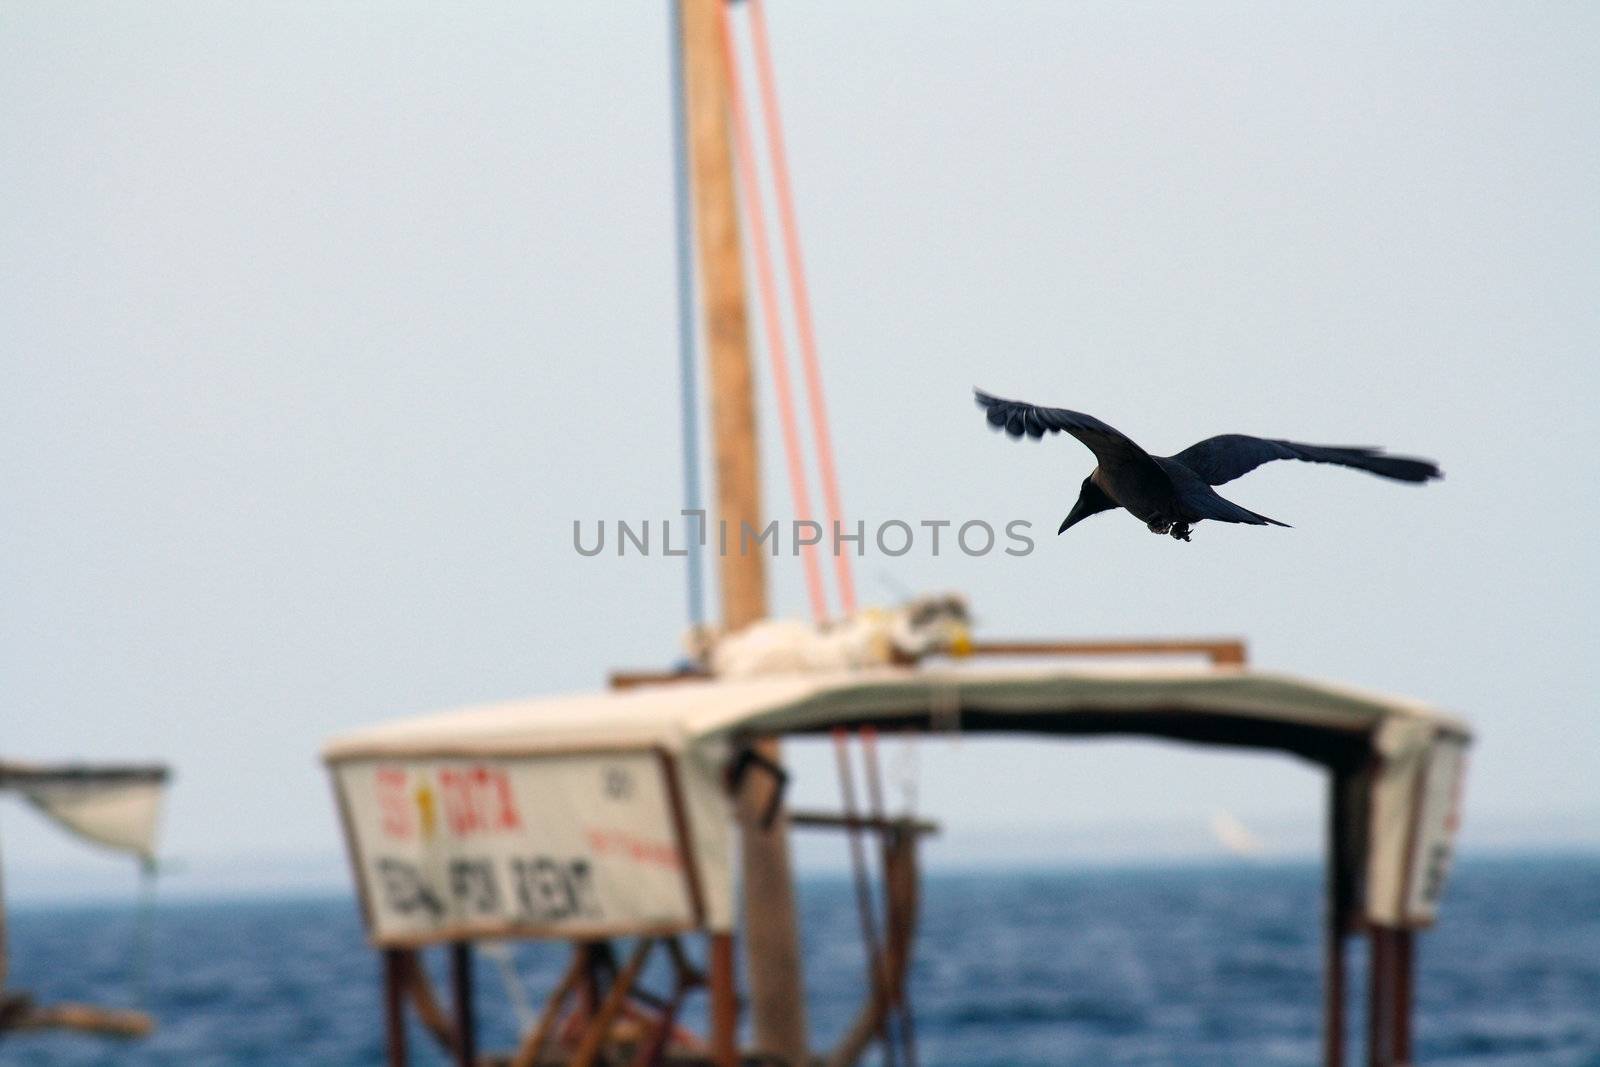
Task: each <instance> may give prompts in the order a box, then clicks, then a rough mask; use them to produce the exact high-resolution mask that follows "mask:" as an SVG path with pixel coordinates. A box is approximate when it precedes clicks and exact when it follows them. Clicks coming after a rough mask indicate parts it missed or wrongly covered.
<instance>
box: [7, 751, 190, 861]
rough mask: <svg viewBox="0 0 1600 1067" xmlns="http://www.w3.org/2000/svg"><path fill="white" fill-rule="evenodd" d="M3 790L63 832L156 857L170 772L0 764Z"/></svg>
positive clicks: (150, 858) (122, 849) (142, 856)
mask: <svg viewBox="0 0 1600 1067" xmlns="http://www.w3.org/2000/svg"><path fill="white" fill-rule="evenodd" d="M0 787H4V788H8V789H12V790H15V791H16V792H18V793H21V794H22V796H24V797H26V798H27V800H28V801H29V803H31V804H32V805H33V806H34V807H36V808H37V809H39V810H40V811H41V812H43V813H44V814H45V815H47V816H49V818H50V819H51V820H52V821H54V822H55V823H57V824H58V825H60V826H61V827H62V828H64V829H66V830H68V831H70V832H71V833H74V834H76V835H78V836H79V837H82V838H84V839H86V840H89V841H93V842H95V843H97V844H101V845H105V846H106V847H108V848H114V849H118V850H119V851H123V852H130V853H132V854H134V855H136V856H138V857H140V858H141V859H145V860H152V859H154V858H155V848H156V830H157V826H158V824H159V822H160V817H161V801H162V795H163V793H164V792H165V788H166V771H165V770H164V769H162V768H92V767H61V768H46V767H32V766H27V767H24V766H18V765H15V764H4V765H0Z"/></svg>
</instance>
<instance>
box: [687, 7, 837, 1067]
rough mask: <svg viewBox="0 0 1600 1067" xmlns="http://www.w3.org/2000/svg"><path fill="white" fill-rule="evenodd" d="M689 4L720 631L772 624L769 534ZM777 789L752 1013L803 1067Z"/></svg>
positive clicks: (767, 1047) (713, 95) (713, 83)
mask: <svg viewBox="0 0 1600 1067" xmlns="http://www.w3.org/2000/svg"><path fill="white" fill-rule="evenodd" d="M680 2H681V4H682V7H681V8H680V11H681V13H682V26H683V59H684V88H685V96H686V98H687V106H688V112H689V115H688V127H689V149H690V153H689V154H690V185H691V186H692V191H693V200H694V214H695V246H696V250H697V252H698V259H699V265H700V282H701V303H702V308H703V313H704V316H705V330H704V336H705V339H706V354H707V358H708V363H709V366H710V375H709V379H710V393H711V430H712V438H713V446H712V455H713V457H714V461H715V471H716V499H717V514H716V516H715V518H716V519H717V520H719V521H720V522H721V523H723V524H725V526H717V527H715V528H716V529H717V530H718V531H719V533H720V531H721V530H722V529H726V530H727V531H728V538H729V542H730V543H729V545H728V547H727V549H725V550H722V551H720V552H719V555H718V558H719V560H720V568H719V578H720V585H721V593H722V623H723V626H725V627H726V628H727V629H728V630H730V631H732V630H737V629H740V628H741V627H744V626H747V625H749V624H750V623H753V622H757V621H759V620H760V619H762V618H764V617H765V616H766V614H767V590H766V570H765V565H764V561H763V557H762V555H761V553H760V552H759V551H750V552H746V551H744V539H743V536H742V531H743V530H744V528H745V527H746V526H748V527H749V528H750V529H751V530H754V531H758V530H760V529H761V464H760V455H759V449H758V447H757V445H758V440H757V435H756V405H755V378H754V373H753V369H752V367H751V364H750V328H749V321H748V319H747V316H746V307H745V292H744V264H743V261H742V255H741V251H740V247H739V213H738V203H737V200H736V194H735V191H734V181H733V159H732V152H731V142H730V131H729V123H728V103H729V99H728V90H729V84H730V82H729V72H728V70H727V58H726V53H725V51H724V48H723V37H722V35H723V32H724V26H723V21H722V20H723V17H724V12H723V3H724V0H680ZM713 536H715V535H713ZM720 540H721V539H720V536H719V537H718V541H719V546H720ZM760 744H761V747H762V748H763V750H764V751H763V753H762V754H763V755H765V756H767V758H769V759H771V760H773V761H774V762H778V761H779V759H780V752H779V747H778V742H777V741H776V740H766V741H763V742H760ZM768 792H769V786H768V785H767V783H764V782H762V781H761V780H760V779H758V778H756V777H754V776H752V777H751V778H749V779H747V780H746V784H745V788H744V789H743V790H741V794H740V796H739V798H738V804H739V808H740V810H741V812H742V814H743V816H744V817H743V818H741V819H740V821H739V834H740V849H739V852H740V856H741V865H742V874H743V881H744V894H743V902H744V935H745V953H746V959H747V961H748V977H749V986H750V1003H751V1012H752V1015H753V1018H754V1022H755V1043H756V1047H757V1049H758V1050H761V1051H765V1052H770V1053H772V1054H774V1055H775V1056H777V1057H778V1058H780V1059H783V1060H787V1061H789V1062H790V1063H795V1064H799V1063H803V1062H805V1060H806V1047H807V1040H806V1013H805V985H804V982H803V981H802V979H801V967H800V934H799V922H798V918H797V915H796V908H795V900H794V875H793V871H792V869H791V863H790V858H789V838H788V823H787V821H786V820H785V819H783V818H782V816H781V813H780V815H779V817H778V818H777V820H776V821H775V822H771V823H769V824H767V825H762V824H761V822H760V821H759V820H758V819H757V818H755V817H754V813H756V812H760V811H764V810H765V809H766V807H767V801H768V799H769V797H768V795H767V794H768Z"/></svg>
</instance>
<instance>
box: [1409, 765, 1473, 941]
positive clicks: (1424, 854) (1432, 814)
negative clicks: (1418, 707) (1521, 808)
mask: <svg viewBox="0 0 1600 1067" xmlns="http://www.w3.org/2000/svg"><path fill="white" fill-rule="evenodd" d="M1466 763H1467V745H1466V741H1465V740H1459V739H1456V738H1452V737H1443V738H1440V739H1439V740H1438V741H1437V742H1435V743H1434V745H1433V747H1432V748H1431V749H1430V751H1429V753H1428V757H1427V761H1426V762H1425V763H1424V765H1423V767H1422V771H1421V774H1422V776H1423V777H1422V783H1421V787H1420V788H1421V798H1420V805H1419V808H1418V810H1417V812H1416V814H1415V816H1414V817H1415V819H1416V840H1415V842H1414V843H1413V847H1412V850H1411V868H1410V870H1409V871H1408V872H1407V876H1406V887H1407V899H1406V919H1407V921H1408V922H1410V923H1423V924H1425V923H1431V922H1433V920H1434V917H1435V916H1436V915H1437V914H1438V910H1439V897H1440V896H1441V895H1442V894H1443V892H1444V883H1445V878H1446V877H1447V876H1448V875H1449V873H1450V863H1451V860H1452V858H1453V855H1454V845H1455V836H1456V830H1457V828H1458V827H1459V826H1460V824H1461V787H1462V783H1463V779H1464V778H1465V775H1466Z"/></svg>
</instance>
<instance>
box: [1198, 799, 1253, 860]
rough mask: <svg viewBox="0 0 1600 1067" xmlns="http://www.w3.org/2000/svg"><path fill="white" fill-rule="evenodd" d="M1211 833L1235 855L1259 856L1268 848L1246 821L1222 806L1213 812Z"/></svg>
mask: <svg viewBox="0 0 1600 1067" xmlns="http://www.w3.org/2000/svg"><path fill="white" fill-rule="evenodd" d="M1211 834H1212V836H1213V837H1215V838H1216V839H1217V842H1218V843H1219V844H1220V845H1222V847H1223V848H1225V849H1227V850H1228V851H1229V852H1231V853H1232V854H1233V855H1235V856H1259V855H1261V854H1262V853H1263V852H1265V851H1266V850H1267V847H1266V846H1265V845H1263V844H1262V843H1261V839H1260V838H1259V837H1257V836H1256V835H1255V834H1253V833H1251V832H1250V830H1249V828H1248V827H1246V826H1245V824H1244V823H1242V822H1240V821H1239V820H1238V819H1237V818H1235V817H1234V816H1233V815H1232V814H1231V813H1230V812H1227V811H1224V810H1222V809H1221V808H1218V809H1217V810H1216V811H1214V812H1212V813H1211Z"/></svg>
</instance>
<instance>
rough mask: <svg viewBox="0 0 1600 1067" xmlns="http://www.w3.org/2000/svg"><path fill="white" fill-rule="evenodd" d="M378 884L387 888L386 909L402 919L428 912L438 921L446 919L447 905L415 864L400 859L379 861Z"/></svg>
mask: <svg viewBox="0 0 1600 1067" xmlns="http://www.w3.org/2000/svg"><path fill="white" fill-rule="evenodd" d="M378 880H379V882H380V883H381V884H382V886H383V901H384V906H385V907H387V908H388V909H389V910H390V911H394V912H398V913H399V914H401V915H415V914H417V913H418V912H424V913H426V914H427V916H428V918H430V919H433V920H435V921H437V920H438V919H440V918H442V917H443V916H444V904H443V903H441V902H440V900H439V897H438V896H437V894H435V893H434V891H433V889H432V888H431V887H430V886H429V885H428V883H427V880H426V879H424V878H423V877H422V872H421V871H419V870H417V868H415V867H413V866H412V865H411V864H409V863H406V862H404V861H402V860H396V859H388V858H384V859H380V860H379V861H378Z"/></svg>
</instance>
